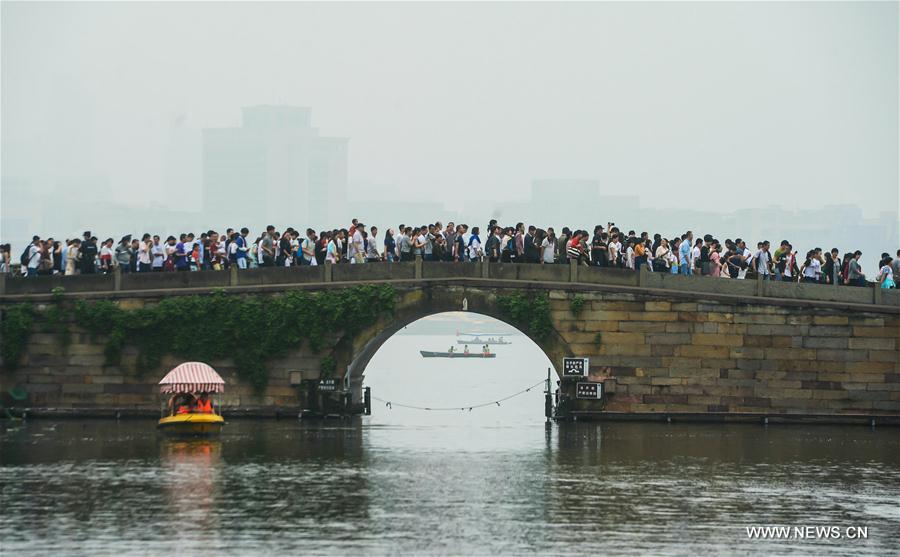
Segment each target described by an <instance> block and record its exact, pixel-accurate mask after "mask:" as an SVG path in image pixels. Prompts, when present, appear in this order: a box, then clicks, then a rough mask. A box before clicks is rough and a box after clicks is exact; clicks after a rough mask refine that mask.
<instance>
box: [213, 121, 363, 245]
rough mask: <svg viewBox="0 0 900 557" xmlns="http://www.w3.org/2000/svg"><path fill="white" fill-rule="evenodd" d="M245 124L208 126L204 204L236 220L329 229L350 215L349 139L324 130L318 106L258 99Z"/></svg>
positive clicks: (217, 216)
mask: <svg viewBox="0 0 900 557" xmlns="http://www.w3.org/2000/svg"><path fill="white" fill-rule="evenodd" d="M242 114H243V119H242V122H241V126H240V127H236V128H213V129H205V130H203V208H204V218H205V220H208V221H210V222H224V223H227V224H228V225H230V226H235V227H237V226H243V225H245V224H246V225H248V226H251V227H257V229H258V227H261V226H265V225H266V224H274V225H276V226H278V227H280V228H283V227H285V226H295V227H300V228H305V227H307V226H311V227H313V228H317V229H318V228H321V227H324V226H326V225H331V226H333V225H334V223H336V222H343V221H344V220H347V219H348V218H350V217H348V216H347V215H345V214H343V213H344V211H343V208H344V206H345V205H346V201H347V141H348V140H347V139H346V138H331V137H321V136H320V135H319V130H318V129H317V128H314V127H312V125H311V118H310V109H309V108H303V107H295V106H267V105H264V106H252V107H246V108H243V109H242Z"/></svg>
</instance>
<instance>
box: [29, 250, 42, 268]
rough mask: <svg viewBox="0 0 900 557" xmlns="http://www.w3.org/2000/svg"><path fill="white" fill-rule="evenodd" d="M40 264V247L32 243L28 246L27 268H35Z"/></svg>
mask: <svg viewBox="0 0 900 557" xmlns="http://www.w3.org/2000/svg"><path fill="white" fill-rule="evenodd" d="M40 264H41V248H39V247H37V246H36V245H34V244H31V246H29V247H28V268H29V269H37V268H38V265H40Z"/></svg>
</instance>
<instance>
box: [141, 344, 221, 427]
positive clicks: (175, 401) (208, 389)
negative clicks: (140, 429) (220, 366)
mask: <svg viewBox="0 0 900 557" xmlns="http://www.w3.org/2000/svg"><path fill="white" fill-rule="evenodd" d="M159 391H160V394H162V395H169V396H168V401H167V402H166V404H165V405H164V406H163V410H162V417H161V418H160V420H159V423H158V424H157V427H158V428H159V430H160V431H162V432H164V433H169V434H175V435H215V434H217V433H219V432H220V431H221V430H222V426H223V425H224V424H225V419H224V418H223V417H222V415H221V413H220V411H219V410H220V408H219V405H218V404H216V403H215V402H214V397H212V396H211V395H214V394H217V393H222V392H224V391H225V381H224V380H223V379H222V377H221V376H219V374H218V373H216V370H214V369H213V368H212V367H210V366H208V365H207V364H204V363H201V362H185V363H183V364H181V365H180V366H178V367H176V368H175V369H173V370H172V371H170V372H169V373H167V374H166V376H165V377H163V379H162V381H160V382H159Z"/></svg>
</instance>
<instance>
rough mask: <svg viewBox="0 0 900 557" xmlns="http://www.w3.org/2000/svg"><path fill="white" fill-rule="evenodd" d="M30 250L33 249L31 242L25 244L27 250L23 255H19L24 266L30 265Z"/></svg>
mask: <svg viewBox="0 0 900 557" xmlns="http://www.w3.org/2000/svg"><path fill="white" fill-rule="evenodd" d="M30 251H31V244H28V245H27V246H25V251H23V252H22V255H21V256H19V263H21V264H22V266H23V267H27V266H28V259H29V257H28V252H30Z"/></svg>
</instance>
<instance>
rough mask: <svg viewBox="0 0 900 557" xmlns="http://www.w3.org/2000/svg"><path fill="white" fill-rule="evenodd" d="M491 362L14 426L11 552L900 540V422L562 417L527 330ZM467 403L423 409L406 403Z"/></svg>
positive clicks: (615, 548) (800, 548) (1, 491)
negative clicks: (310, 400) (247, 413)
mask: <svg viewBox="0 0 900 557" xmlns="http://www.w3.org/2000/svg"><path fill="white" fill-rule="evenodd" d="M512 340H513V342H514V344H513V345H510V346H503V347H497V348H496V349H495V350H496V352H497V353H498V358H497V359H496V360H494V361H491V360H483V361H482V360H452V361H451V360H443V359H441V360H436V359H435V360H423V359H421V358H420V357H419V356H418V353H417V351H418V350H419V349H426V350H442V349H446V348H447V347H448V346H449V345H450V343H451V342H453V338H452V337H448V336H446V335H434V334H431V335H409V336H400V335H398V336H396V337H394V338H393V339H390V340H389V341H388V343H386V344H385V346H384V347H383V348H382V350H381V351H379V353H378V354H377V355H376V356H375V358H374V359H373V361H372V362H371V364H370V365H369V368H368V370H367V377H366V380H367V381H366V382H367V384H369V385H371V386H372V389H373V395H374V396H376V397H379V398H382V399H384V400H390V401H391V402H393V403H394V404H392V405H391V406H392V407H391V408H390V409H389V408H388V407H387V406H386V404H385V403H383V402H376V403H375V404H374V408H373V415H372V416H370V417H364V418H359V419H355V420H348V421H343V422H341V421H334V422H322V423H301V422H299V421H295V420H282V421H246V420H244V421H240V420H237V421H232V422H230V423H229V424H227V425H226V427H225V429H224V431H223V433H222V435H221V437H220V438H218V439H214V440H195V441H177V440H169V439H165V438H162V437H159V436H158V435H157V433H156V431H155V427H154V426H155V424H154V422H153V421H143V420H141V421H122V422H114V421H100V420H96V421H65V422H57V421H42V420H33V421H29V422H26V423H22V422H0V553H2V554H3V555H10V556H13V555H15V556H18V555H54V556H57V555H92V556H98V555H115V556H118V557H120V556H121V555H132V554H138V555H223V554H224V555H257V554H272V555H281V556H284V555H297V554H311V555H352V554H365V555H371V554H376V555H381V554H453V555H488V554H492V555H494V554H501V555H506V554H528V553H542V554H556V555H564V554H571V555H585V554H613V555H647V554H653V555H700V554H712V555H722V554H729V555H731V554H805V555H873V556H876V555H877V556H884V555H890V554H894V555H896V554H898V552H900V538H898V534H900V431H898V430H897V429H889V428H876V429H874V430H873V429H870V428H866V427H853V426H847V427H829V426H769V427H763V426H760V425H699V424H677V423H676V424H670V425H667V424H662V423H659V424H657V423H605V424H600V423H575V424H554V425H551V426H546V425H545V424H544V418H543V394H542V392H541V391H542V386H539V387H537V388H535V389H532V390H531V391H529V392H527V393H525V394H523V395H521V396H519V397H516V398H512V399H509V400H506V401H503V402H501V404H500V405H499V406H497V405H496V404H493V405H491V406H489V407H485V408H481V409H478V408H473V410H472V411H471V412H470V411H468V407H469V406H473V405H475V404H477V403H483V402H492V401H494V400H498V399H500V398H502V397H504V396H506V395H509V394H512V393H514V392H516V391H519V390H522V389H524V388H525V387H528V386H530V385H532V384H534V383H536V382H538V381H540V380H541V379H542V378H544V377H546V367H547V362H546V358H545V357H544V356H543V354H542V353H541V352H540V350H539V349H537V347H535V346H533V345H531V344H530V342H529V341H527V340H526V339H525V338H524V337H512ZM397 403H400V404H411V405H416V406H428V407H437V406H459V407H460V408H463V410H453V411H432V412H427V411H419V410H412V409H404V408H401V407H399V406H398V405H397ZM768 525H775V526H791V527H795V526H797V527H806V526H837V527H839V529H840V531H841V532H842V533H843V532H844V531H845V529H846V528H847V527H857V526H859V527H867V528H868V539H866V540H848V539H840V540H831V539H817V540H813V539H792V540H778V541H771V540H770V541H761V540H750V539H749V538H748V535H747V532H746V528H747V527H750V526H768Z"/></svg>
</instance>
